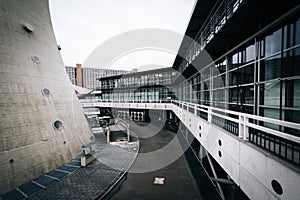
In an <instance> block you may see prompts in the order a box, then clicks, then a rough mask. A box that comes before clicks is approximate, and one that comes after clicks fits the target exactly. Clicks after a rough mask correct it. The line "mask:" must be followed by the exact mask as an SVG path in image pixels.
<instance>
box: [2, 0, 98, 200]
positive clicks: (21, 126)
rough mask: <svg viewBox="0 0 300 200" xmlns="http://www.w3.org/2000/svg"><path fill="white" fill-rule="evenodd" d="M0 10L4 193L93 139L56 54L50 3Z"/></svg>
mask: <svg viewBox="0 0 300 200" xmlns="http://www.w3.org/2000/svg"><path fill="white" fill-rule="evenodd" d="M0 7H1V9H0V19H1V20H0V27H1V31H0V32H1V37H0V41H1V42H0V43H1V49H0V66H1V67H0V69H1V73H0V91H1V97H0V110H1V111H0V112H1V115H0V158H1V162H0V168H1V178H0V194H2V193H5V192H7V191H9V190H11V189H13V188H15V187H18V186H20V185H22V184H24V183H27V182H29V181H31V180H33V179H35V178H37V177H39V176H41V175H43V174H46V173H48V172H49V171H51V170H54V169H57V168H58V167H59V166H61V165H64V164H65V163H68V162H70V161H71V160H72V159H73V158H75V157H76V156H78V155H79V154H80V153H81V152H82V149H81V146H82V145H83V144H86V143H89V142H90V140H91V138H92V137H93V135H92V133H91V131H90V128H89V126H88V123H87V120H86V118H85V116H84V114H83V110H82V108H81V105H80V102H79V100H78V98H77V96H76V94H75V92H74V90H73V87H72V85H71V83H70V81H69V80H68V76H67V74H66V72H65V69H64V66H63V64H62V63H63V62H62V59H61V56H60V53H59V50H58V49H57V45H56V44H57V43H56V40H55V37H54V32H53V29H52V24H51V20H50V13H49V2H48V1H47V0H42V1H26V3H24V1H20V0H3V1H1V3H0ZM10 198H13V196H11V197H10Z"/></svg>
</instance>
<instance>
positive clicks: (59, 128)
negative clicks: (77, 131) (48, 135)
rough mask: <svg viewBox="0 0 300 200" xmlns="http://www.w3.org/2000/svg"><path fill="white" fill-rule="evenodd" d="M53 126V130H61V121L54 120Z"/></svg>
mask: <svg viewBox="0 0 300 200" xmlns="http://www.w3.org/2000/svg"><path fill="white" fill-rule="evenodd" d="M53 127H54V129H55V130H61V129H62V128H63V123H62V122H61V121H60V120H56V121H55V122H54V123H53Z"/></svg>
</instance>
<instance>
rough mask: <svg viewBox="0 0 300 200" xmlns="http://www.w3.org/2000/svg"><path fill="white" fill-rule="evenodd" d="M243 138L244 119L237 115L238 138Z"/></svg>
mask: <svg viewBox="0 0 300 200" xmlns="http://www.w3.org/2000/svg"><path fill="white" fill-rule="evenodd" d="M243 137H244V117H243V116H242V115H239V138H243Z"/></svg>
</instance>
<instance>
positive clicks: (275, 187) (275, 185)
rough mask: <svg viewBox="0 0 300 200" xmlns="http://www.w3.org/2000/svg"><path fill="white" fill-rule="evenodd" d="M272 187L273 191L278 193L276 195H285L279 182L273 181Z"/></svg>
mask: <svg viewBox="0 0 300 200" xmlns="http://www.w3.org/2000/svg"><path fill="white" fill-rule="evenodd" d="M271 185H272V188H273V190H274V191H275V192H276V194H278V195H282V194H283V189H282V187H281V185H280V183H279V182H278V181H276V180H272V182H271Z"/></svg>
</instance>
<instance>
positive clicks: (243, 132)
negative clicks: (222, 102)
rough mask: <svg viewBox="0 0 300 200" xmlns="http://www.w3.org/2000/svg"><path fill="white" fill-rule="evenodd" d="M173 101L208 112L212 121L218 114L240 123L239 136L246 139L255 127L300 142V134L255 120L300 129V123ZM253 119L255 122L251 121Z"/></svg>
mask: <svg viewBox="0 0 300 200" xmlns="http://www.w3.org/2000/svg"><path fill="white" fill-rule="evenodd" d="M172 102H174V103H177V104H178V105H179V107H181V108H183V106H186V110H187V111H189V109H190V108H192V109H194V110H197V111H201V112H204V113H206V114H207V115H208V117H207V118H208V119H210V120H208V121H209V122H211V119H212V118H213V116H217V117H220V118H222V119H226V120H229V121H232V122H235V123H238V124H239V134H238V136H239V137H240V138H243V139H245V140H247V139H248V133H249V128H253V129H257V130H261V131H264V132H267V133H268V134H272V135H276V136H278V137H281V138H285V139H287V140H291V141H294V142H296V143H300V137H299V136H294V135H291V134H289V133H285V132H282V131H278V130H274V129H271V128H268V127H265V126H263V125H259V123H254V122H255V121H256V122H258V121H259V122H266V123H270V124H273V125H279V126H283V127H288V128H292V129H296V130H300V124H297V123H293V122H288V121H283V120H278V119H273V118H268V117H262V116H257V115H251V114H247V113H241V112H236V111H232V110H226V109H220V108H215V107H210V106H205V105H199V104H194V103H190V102H183V101H179V100H172ZM181 105H183V106H181ZM219 113H224V114H219ZM194 114H196V112H194ZM228 114H231V115H235V116H236V118H234V117H229V116H227V115H228ZM251 120H252V121H253V122H249V121H251Z"/></svg>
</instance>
